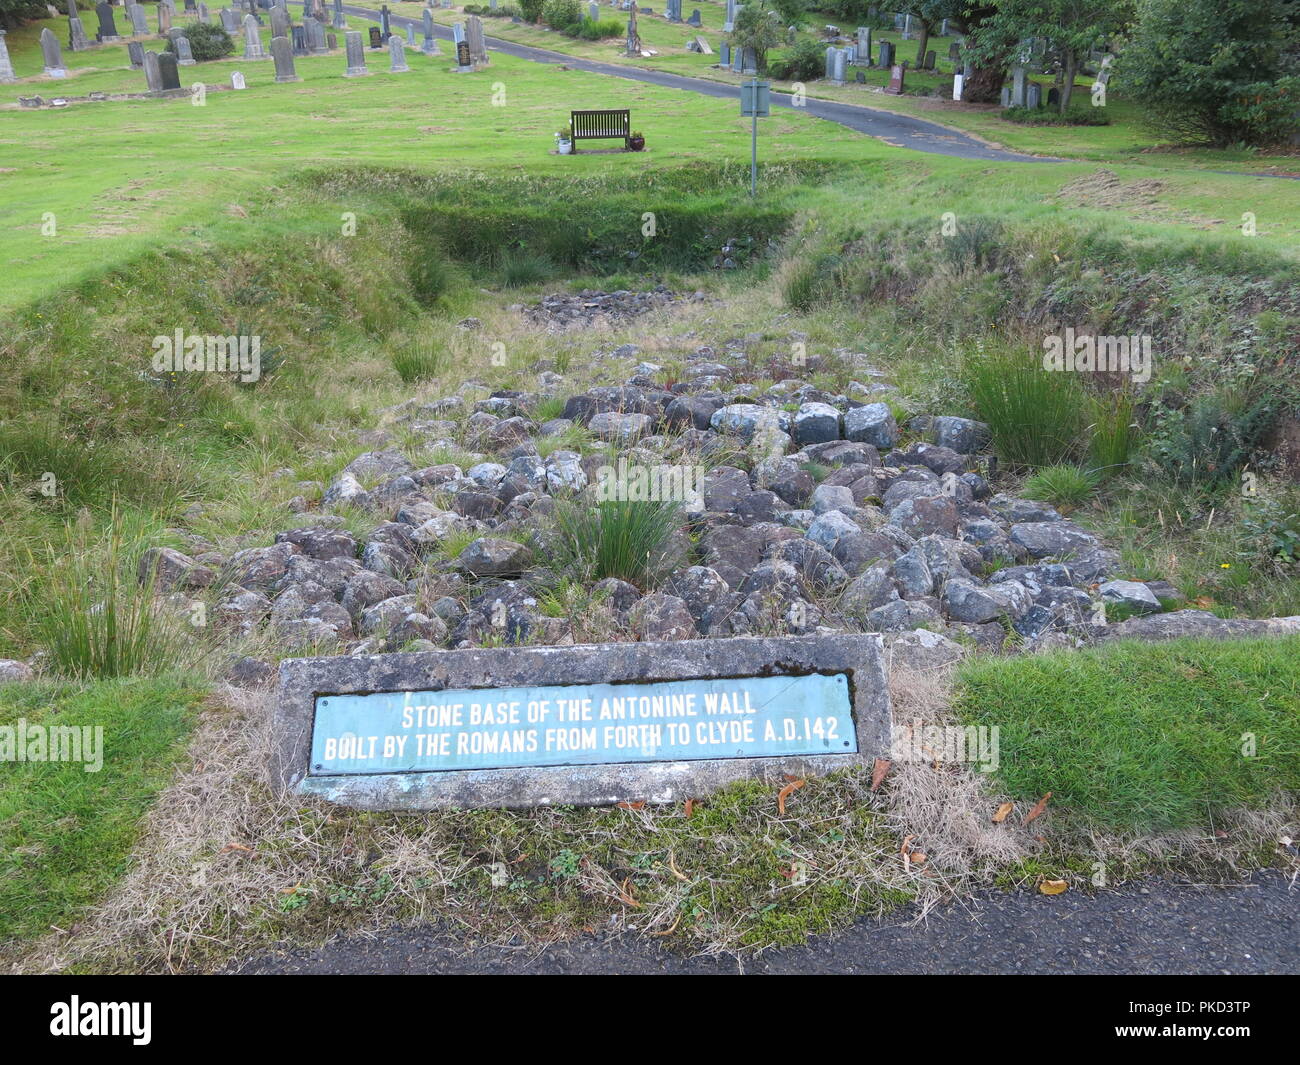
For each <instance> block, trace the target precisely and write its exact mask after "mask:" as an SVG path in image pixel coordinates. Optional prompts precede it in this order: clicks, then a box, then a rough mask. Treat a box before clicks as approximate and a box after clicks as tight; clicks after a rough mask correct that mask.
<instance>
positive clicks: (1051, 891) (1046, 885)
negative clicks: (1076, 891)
mask: <svg viewBox="0 0 1300 1065" xmlns="http://www.w3.org/2000/svg"><path fill="white" fill-rule="evenodd" d="M1069 886H1070V885H1069V884H1067V883H1066V882H1065V881H1064V880H1043V881H1040V882H1039V884H1038V890H1039V891H1041V892H1042V893H1043V894H1044V895H1060V894H1061V893H1062V892H1064V891H1065V890H1066V889H1068V888H1069Z"/></svg>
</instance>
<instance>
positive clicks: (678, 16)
mask: <svg viewBox="0 0 1300 1065" xmlns="http://www.w3.org/2000/svg"><path fill="white" fill-rule="evenodd" d="M664 18H666V19H667V20H668V21H669V22H681V20H682V0H668V2H667V6H666V7H665V8H664Z"/></svg>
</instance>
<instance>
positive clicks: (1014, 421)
mask: <svg viewBox="0 0 1300 1065" xmlns="http://www.w3.org/2000/svg"><path fill="white" fill-rule="evenodd" d="M966 377H967V380H968V382H969V388H970V395H971V402H972V404H973V405H974V408H975V411H976V414H977V415H978V416H979V418H980V420H981V421H984V422H987V423H988V425H989V430H990V432H991V433H992V434H993V447H994V449H995V450H996V451H997V454H998V457H999V458H1000V459H1001V460H1002V461H1003V462H1005V463H1008V464H1009V465H1011V466H1050V465H1054V464H1056V463H1059V462H1061V461H1062V460H1063V459H1065V458H1066V457H1068V456H1069V455H1070V453H1071V452H1072V451H1074V450H1075V449H1076V448H1077V447H1078V446H1079V443H1080V440H1081V434H1082V431H1083V428H1084V422H1083V417H1082V411H1083V407H1084V392H1083V388H1082V386H1081V385H1080V384H1079V381H1078V379H1077V378H1076V377H1075V376H1074V375H1072V374H1069V373H1050V372H1048V371H1047V370H1044V369H1043V367H1042V366H1041V365H1040V364H1039V362H1038V360H1037V359H1036V358H1035V357H1034V356H1033V354H1032V353H1028V354H1027V353H1025V352H1022V351H1016V350H999V351H992V352H989V353H987V354H984V355H982V356H979V357H977V358H973V359H971V360H970V362H969V363H968V364H967V366H966Z"/></svg>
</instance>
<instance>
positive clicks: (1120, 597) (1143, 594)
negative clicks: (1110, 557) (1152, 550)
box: [1099, 581, 1161, 614]
mask: <svg viewBox="0 0 1300 1065" xmlns="http://www.w3.org/2000/svg"><path fill="white" fill-rule="evenodd" d="M1099 590H1100V592H1101V597H1102V599H1104V600H1105V601H1106V602H1107V603H1114V604H1117V605H1119V606H1123V607H1125V608H1126V609H1128V610H1130V611H1132V612H1134V613H1137V614H1158V613H1160V610H1161V607H1160V600H1159V599H1157V598H1156V597H1155V594H1154V593H1153V592H1152V591H1151V589H1150V588H1148V587H1147V586H1146V585H1145V584H1142V583H1140V582H1138V581H1105V582H1104V583H1103V584H1102V585H1101V587H1100V589H1099Z"/></svg>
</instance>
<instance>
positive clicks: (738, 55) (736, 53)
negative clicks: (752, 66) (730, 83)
mask: <svg viewBox="0 0 1300 1065" xmlns="http://www.w3.org/2000/svg"><path fill="white" fill-rule="evenodd" d="M744 62H745V50H744V49H743V48H733V49H732V50H731V71H732V73H733V74H739V73H740V71H741V69H742V67H743V64H744Z"/></svg>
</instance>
